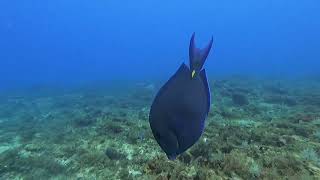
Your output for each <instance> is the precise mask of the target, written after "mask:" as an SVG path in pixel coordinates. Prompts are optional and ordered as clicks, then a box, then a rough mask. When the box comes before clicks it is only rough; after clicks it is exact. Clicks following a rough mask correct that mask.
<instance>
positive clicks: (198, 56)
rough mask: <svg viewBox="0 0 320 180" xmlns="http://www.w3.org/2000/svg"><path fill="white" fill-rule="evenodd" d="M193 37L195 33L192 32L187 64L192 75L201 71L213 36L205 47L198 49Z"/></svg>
mask: <svg viewBox="0 0 320 180" xmlns="http://www.w3.org/2000/svg"><path fill="white" fill-rule="evenodd" d="M194 37H195V33H193V34H192V37H191V40H190V46H189V64H190V70H191V72H192V77H194V76H195V74H199V72H200V71H201V69H202V67H203V65H204V62H205V61H206V59H207V57H208V54H209V52H210V49H211V47H212V42H213V38H211V40H210V42H209V43H208V44H207V46H206V47H205V48H203V49H199V48H197V47H196V44H195V40H194Z"/></svg>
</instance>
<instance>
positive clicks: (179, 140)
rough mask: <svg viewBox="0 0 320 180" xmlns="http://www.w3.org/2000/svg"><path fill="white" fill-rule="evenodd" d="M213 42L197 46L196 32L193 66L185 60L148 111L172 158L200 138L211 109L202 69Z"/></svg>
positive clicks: (158, 136)
mask: <svg viewBox="0 0 320 180" xmlns="http://www.w3.org/2000/svg"><path fill="white" fill-rule="evenodd" d="M211 46H212V40H211V41H210V43H209V44H208V45H207V46H206V48H204V49H202V50H200V49H197V48H196V47H195V43H194V34H193V36H192V38H191V42H190V48H189V51H191V53H189V56H190V67H188V66H187V65H186V64H184V63H182V64H181V65H180V67H179V69H178V70H177V71H176V73H175V74H174V75H173V76H172V77H171V78H170V79H169V80H168V81H167V82H166V83H165V84H164V85H163V86H162V87H161V89H160V90H159V92H158V93H157V95H156V97H155V99H154V101H153V103H152V105H151V108H150V114H149V123H150V127H151V130H152V133H153V135H154V137H155V139H156V141H157V142H158V144H159V145H160V147H161V148H162V150H163V151H164V152H165V153H166V155H167V157H168V158H169V159H175V158H176V157H177V156H178V155H179V154H181V153H183V152H184V151H186V150H187V149H188V148H190V147H191V146H192V145H193V144H194V143H195V142H197V140H198V139H199V138H200V136H201V134H202V133H203V130H204V124H205V119H206V117H207V115H208V113H209V109H210V90H209V85H208V81H207V76H206V71H205V69H202V66H203V64H204V61H205V59H206V57H207V55H208V53H209V51H210V48H211Z"/></svg>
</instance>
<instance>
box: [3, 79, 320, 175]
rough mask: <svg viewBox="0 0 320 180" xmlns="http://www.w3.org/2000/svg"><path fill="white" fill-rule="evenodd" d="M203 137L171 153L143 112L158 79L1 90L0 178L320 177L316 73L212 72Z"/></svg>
mask: <svg viewBox="0 0 320 180" xmlns="http://www.w3.org/2000/svg"><path fill="white" fill-rule="evenodd" d="M210 79H213V80H212V81H211V82H210V86H211V87H210V89H211V91H212V106H211V110H210V113H209V116H208V119H207V121H206V127H205V131H204V134H203V135H202V137H201V139H200V140H199V141H198V142H197V143H196V144H195V145H194V146H193V147H192V148H190V149H189V150H188V151H187V152H186V153H184V154H182V155H181V156H179V157H178V159H177V160H175V161H169V160H168V159H167V158H166V156H165V154H164V153H163V152H162V151H161V149H160V147H159V146H158V144H157V143H156V141H155V140H154V138H153V135H152V133H151V130H150V127H149V122H148V113H149V107H150V104H151V102H152V100H153V97H154V95H155V93H156V92H157V89H158V88H159V87H160V86H161V84H162V83H163V82H158V83H154V84H152V83H133V82H131V83H129V84H127V83H125V84H124V85H119V84H118V85H114V86H113V85H112V84H109V85H108V86H101V85H93V86H90V87H78V88H57V87H34V88H29V89H28V90H20V91H9V92H2V93H1V94H0V179H10V180H18V179H26V180H28V179H58V180H60V179H61V180H64V179H68V180H69V179H75V180H82V179H83V180H84V179H139V180H140V179H142V180H144V179H145V180H149V179H151V180H152V179H157V180H167V179H183V180H185V179H187V180H188V179H190V180H191V179H197V180H202V179H249V180H250V179H290V180H291V179H297V180H298V179H303V180H308V179H320V80H319V79H312V78H305V79H303V78H300V79H291V80H290V79H283V80H279V79H256V78H247V77H225V78H216V79H214V78H210Z"/></svg>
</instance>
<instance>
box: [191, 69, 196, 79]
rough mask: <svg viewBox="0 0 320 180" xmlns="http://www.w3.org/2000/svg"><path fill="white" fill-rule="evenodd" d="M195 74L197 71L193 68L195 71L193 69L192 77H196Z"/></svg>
mask: <svg viewBox="0 0 320 180" xmlns="http://www.w3.org/2000/svg"><path fill="white" fill-rule="evenodd" d="M194 75H196V71H195V70H193V71H192V73H191V77H192V78H193V77H194Z"/></svg>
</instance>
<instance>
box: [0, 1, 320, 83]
mask: <svg viewBox="0 0 320 180" xmlns="http://www.w3.org/2000/svg"><path fill="white" fill-rule="evenodd" d="M319 8H320V2H319V1H317V0H305V1H298V0H290V1H288V0H280V1H279V0H260V1H256V0H244V1H231V0H227V1H212V0H206V1H205V0H202V1H179V0H176V1H149V0H136V1H129V0H122V1H101V0H99V1H98V0H94V1H89V0H84V1H75V0H70V1H64V0H56V1H43V0H41V1H40V0H35V1H32V2H29V1H16V0H13V1H12V0H2V1H1V2H0V17H1V18H0V39H1V41H0V51H1V53H0V72H1V76H0V82H1V86H2V87H6V86H16V85H28V84H31V83H35V84H39V83H40V84H41V83H49V84H50V83H58V84H68V83H74V82H88V81H89V82H91V81H100V80H108V79H112V80H118V79H119V80H121V79H126V80H128V79H129V80H131V79H152V78H168V77H169V76H170V75H171V74H172V73H173V72H174V71H175V70H176V69H177V67H178V66H179V65H180V63H181V62H187V61H188V45H189V38H190V36H191V34H192V32H196V40H197V43H198V45H199V46H202V45H204V44H206V43H207V41H208V40H209V39H210V37H211V36H213V38H214V47H213V51H212V52H211V54H210V56H209V58H208V60H207V62H206V65H205V66H206V69H207V72H208V74H209V75H210V74H211V75H214V74H249V75H283V74H286V75H288V76H293V75H310V74H312V75H315V74H319V73H318V69H319V68H318V67H319V65H320V62H319V59H320V52H319V48H320V21H319V19H320V11H319Z"/></svg>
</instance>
